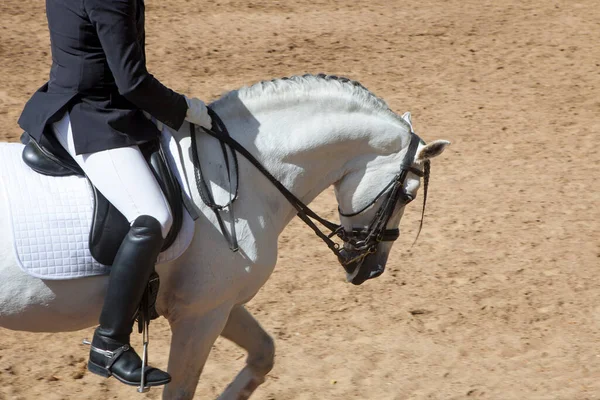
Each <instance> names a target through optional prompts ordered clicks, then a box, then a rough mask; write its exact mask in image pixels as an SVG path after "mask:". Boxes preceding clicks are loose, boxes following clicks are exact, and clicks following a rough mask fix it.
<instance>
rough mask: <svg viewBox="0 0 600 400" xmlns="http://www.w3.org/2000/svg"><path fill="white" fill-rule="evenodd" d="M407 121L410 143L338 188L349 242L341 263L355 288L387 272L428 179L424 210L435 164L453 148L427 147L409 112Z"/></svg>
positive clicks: (438, 143) (354, 173) (369, 161)
mask: <svg viewBox="0 0 600 400" xmlns="http://www.w3.org/2000/svg"><path fill="white" fill-rule="evenodd" d="M402 118H403V119H404V120H405V121H406V122H407V125H408V127H409V128H410V130H409V132H408V133H409V135H410V136H409V139H410V140H409V141H408V144H407V145H405V146H403V147H402V148H401V150H400V151H398V152H395V153H393V154H390V155H386V156H380V157H372V158H370V159H367V160H365V162H364V163H361V164H360V165H361V168H358V169H355V170H351V171H350V172H349V173H347V174H346V175H344V177H343V178H342V179H340V180H339V181H338V182H337V183H336V184H335V185H334V187H335V192H336V197H337V199H338V212H339V216H340V222H341V227H342V229H340V231H339V232H338V236H340V237H341V238H342V240H343V241H344V245H343V248H342V249H341V250H340V252H339V255H338V259H339V261H340V263H341V264H342V266H343V267H344V269H345V271H346V278H347V280H348V281H349V282H351V283H353V284H355V285H360V284H362V283H364V282H365V281H366V280H368V279H372V278H376V277H378V276H380V275H381V274H382V273H383V272H384V270H385V265H386V263H387V259H388V257H389V254H390V251H391V249H392V245H393V242H394V241H395V240H396V239H397V238H398V237H399V229H398V227H399V225H400V221H401V219H402V216H403V214H404V209H405V207H406V206H407V205H408V204H409V203H410V202H412V201H413V200H414V199H415V198H416V196H417V191H418V189H419V187H420V185H421V178H423V181H424V183H425V194H424V202H423V211H424V210H425V199H426V196H427V184H428V181H429V166H430V160H431V159H432V158H434V157H437V156H438V155H440V154H441V153H442V152H443V151H444V149H445V148H446V146H448V145H449V144H450V142H449V141H447V140H435V141H433V142H431V143H429V144H426V143H425V142H423V141H422V140H421V139H420V138H419V137H418V136H417V135H416V134H415V133H414V131H413V129H412V121H411V118H410V113H406V114H404V115H403V116H402ZM422 221H423V220H422V219H421V224H422ZM419 231H420V228H419Z"/></svg>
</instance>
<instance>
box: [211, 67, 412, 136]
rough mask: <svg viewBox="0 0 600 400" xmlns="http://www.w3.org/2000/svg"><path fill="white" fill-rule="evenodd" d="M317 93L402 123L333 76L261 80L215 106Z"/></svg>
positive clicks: (345, 80)
mask: <svg viewBox="0 0 600 400" xmlns="http://www.w3.org/2000/svg"><path fill="white" fill-rule="evenodd" d="M318 93H321V94H329V95H336V96H338V97H339V96H344V97H346V98H347V99H348V104H349V107H352V106H359V107H366V108H368V109H370V110H372V111H374V112H377V113H380V114H384V115H387V116H389V117H392V118H393V119H395V120H397V121H400V122H401V123H402V124H403V125H406V122H405V121H404V120H403V119H402V118H401V117H400V116H399V115H397V114H396V113H395V112H393V111H392V110H391V109H390V108H389V107H388V105H387V103H386V102H385V101H384V100H383V99H381V98H380V97H377V96H376V95H375V94H373V93H372V92H371V91H369V90H368V89H367V88H366V87H364V86H363V85H362V84H360V83H359V82H357V81H353V80H351V79H348V78H344V77H340V76H335V75H325V74H318V75H311V74H306V75H301V76H300V75H297V76H291V77H285V78H279V79H273V80H270V81H261V82H258V83H256V84H254V85H252V86H246V87H242V88H241V89H238V90H234V91H231V92H229V93H226V94H225V95H223V97H221V98H220V99H219V100H217V101H216V102H215V105H218V104H223V103H226V102H227V101H228V100H230V99H232V98H238V99H240V100H242V101H244V100H261V99H265V98H266V97H275V98H278V99H281V100H285V99H286V98H292V97H298V95H305V96H311V95H312V96H317V94H318Z"/></svg>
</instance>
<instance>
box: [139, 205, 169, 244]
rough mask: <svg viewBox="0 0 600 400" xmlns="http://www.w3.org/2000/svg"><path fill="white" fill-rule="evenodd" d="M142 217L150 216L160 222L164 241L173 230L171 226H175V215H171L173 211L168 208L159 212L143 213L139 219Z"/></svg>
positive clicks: (158, 210)
mask: <svg viewBox="0 0 600 400" xmlns="http://www.w3.org/2000/svg"><path fill="white" fill-rule="evenodd" d="M141 215H147V216H150V217H152V218H154V219H155V220H156V221H158V223H159V224H160V229H161V233H162V237H163V239H164V238H166V237H167V235H168V234H169V231H170V230H171V226H172V225H173V214H171V209H170V208H169V207H168V206H166V207H163V208H161V209H157V210H151V211H146V212H142V213H140V215H138V217H139V216H141Z"/></svg>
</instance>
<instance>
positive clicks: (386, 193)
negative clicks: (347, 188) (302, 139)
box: [188, 109, 429, 285]
mask: <svg viewBox="0 0 600 400" xmlns="http://www.w3.org/2000/svg"><path fill="white" fill-rule="evenodd" d="M209 114H210V116H211V118H212V121H213V127H212V129H206V128H204V127H201V126H199V128H200V129H201V130H202V131H204V132H205V133H207V134H208V135H210V136H212V137H214V138H216V139H217V140H218V141H219V142H221V146H222V149H223V153H224V157H225V163H226V167H227V171H228V174H229V177H230V180H231V175H232V174H231V169H232V168H233V169H234V170H235V176H236V188H235V192H234V193H235V195H233V196H232V197H231V199H230V201H229V202H228V203H227V204H226V205H223V206H219V205H217V204H215V203H214V201H213V199H212V196H211V194H210V192H209V191H208V186H207V185H206V182H204V179H203V176H202V169H201V167H200V160H199V158H198V152H197V147H196V132H195V129H194V125H192V124H190V137H191V146H192V163H193V164H194V173H195V177H196V184H197V187H198V191H199V194H200V197H201V198H202V200H203V202H204V203H205V204H206V205H207V206H208V207H210V208H211V209H212V210H213V211H214V212H215V215H216V216H217V219H218V221H219V225H220V226H221V230H222V232H223V235H225V236H226V238H227V240H228V242H229V245H230V248H231V250H233V251H237V250H238V249H239V247H238V243H237V236H236V233H235V225H234V224H232V225H231V226H232V228H231V230H232V233H231V235H228V234H227V231H226V229H225V225H224V223H223V220H222V217H221V215H220V212H221V211H222V210H223V209H225V208H227V209H228V210H229V212H230V213H232V208H233V203H234V202H235V200H236V198H237V182H238V163H237V157H236V153H235V152H236V151H237V152H238V153H240V154H242V155H243V156H244V157H245V158H246V159H247V160H248V161H249V162H250V163H252V164H253V165H254V166H255V167H256V168H257V169H258V170H259V171H260V172H261V173H262V174H263V175H264V176H265V177H266V178H267V179H268V180H269V181H270V182H271V183H272V184H273V185H274V186H275V187H276V188H277V189H278V190H279V191H280V192H281V194H282V195H283V196H284V197H285V198H286V199H287V200H288V201H289V202H290V204H291V205H292V206H293V207H294V208H295V209H296V211H297V216H298V217H299V218H300V219H301V220H302V221H304V223H306V225H308V226H309V227H310V228H311V229H312V230H313V231H314V232H315V234H316V235H317V236H318V237H319V238H321V239H322V240H323V242H325V244H326V245H327V247H329V249H330V250H331V251H332V252H333V253H334V254H335V255H336V256H337V258H338V260H339V262H340V264H342V266H343V267H344V268H345V269H346V272H347V273H348V274H349V275H352V279H351V282H352V283H354V284H357V285H359V284H361V283H363V282H364V281H365V280H367V279H372V278H375V277H377V276H379V275H381V273H383V267H382V266H376V267H372V266H367V267H370V268H371V269H365V270H361V268H362V267H363V265H364V261H365V260H366V259H367V257H369V256H371V255H373V254H375V253H376V251H377V247H378V245H379V244H380V243H381V242H387V241H395V240H396V239H398V237H399V229H398V228H395V229H387V228H386V226H387V224H388V222H389V220H390V219H391V217H392V215H393V213H394V210H395V209H396V207H397V205H398V204H401V205H402V206H405V205H406V204H408V203H409V202H411V201H412V200H413V197H412V195H410V194H409V193H407V192H406V191H405V190H404V183H405V181H406V178H407V176H408V173H409V172H412V173H413V174H415V175H417V176H419V177H424V183H425V188H424V196H423V211H422V215H421V224H420V226H419V231H418V233H417V238H418V236H419V233H420V231H421V227H422V225H423V215H424V213H425V202H426V200H427V186H428V178H429V161H425V162H424V171H421V170H420V169H418V168H415V167H413V162H414V159H415V156H416V152H417V148H418V146H419V143H421V142H422V140H421V139H420V138H419V136H417V134H415V133H414V132H413V131H412V130H411V137H410V144H409V146H408V150H407V152H406V155H405V156H404V159H403V161H402V163H401V165H400V172H399V173H398V174H397V175H396V176H395V177H394V178H393V179H392V180H391V181H390V182H389V183H388V184H387V185H386V186H385V187H384V188H383V189H382V190H381V191H380V192H379V194H378V195H377V196H375V198H374V199H373V200H372V201H371V202H370V203H369V204H367V205H366V206H364V207H363V208H362V209H360V210H359V211H356V212H351V213H343V212H342V211H341V210H339V209H338V211H339V214H340V215H341V216H343V217H353V216H357V215H359V214H361V213H363V212H365V211H366V210H367V209H369V208H370V207H372V206H373V205H375V204H376V203H377V202H378V201H379V200H380V199H382V198H383V199H384V200H383V203H382V205H381V206H380V207H379V209H378V210H377V212H376V213H375V216H374V217H373V219H372V220H371V222H370V224H369V225H368V226H367V227H365V228H363V229H352V230H350V231H347V230H345V229H344V227H343V226H341V225H338V224H336V223H333V222H330V221H328V220H326V219H324V218H322V217H320V216H319V215H318V214H317V213H315V212H314V211H313V210H311V209H310V207H308V206H307V205H306V204H304V203H303V202H302V201H301V200H300V199H298V197H296V196H295V195H294V194H293V193H292V192H290V191H289V190H288V189H287V188H286V187H284V186H283V185H282V184H281V182H279V181H278V180H277V179H276V178H275V177H274V176H273V175H272V174H271V173H270V172H269V171H267V170H266V169H265V167H264V166H263V165H262V164H261V163H260V162H259V161H258V160H257V159H256V158H255V157H254V156H253V155H252V154H251V153H250V152H249V151H248V150H246V148H244V147H243V146H242V145H241V144H240V143H239V142H237V141H236V140H235V139H233V138H232V137H231V136H230V135H229V132H228V131H227V128H226V127H225V124H224V123H223V121H222V120H221V119H220V118H219V116H218V115H217V114H216V113H215V112H214V111H213V110H212V109H209ZM225 145H227V146H229V147H230V148H231V149H233V150H235V151H232V154H233V157H232V158H233V165H230V162H229V156H228V154H227V150H226V149H225ZM232 192H233V191H232ZM188 208H189V207H188ZM232 218H233V217H232ZM313 219H314V220H316V221H318V222H319V223H320V224H322V225H323V226H324V227H326V228H327V229H328V230H329V231H330V232H331V233H329V234H325V233H324V232H323V231H322V230H321V229H319V227H318V226H317V225H316V224H315V223H314V222H313ZM334 236H338V237H339V238H340V239H341V240H342V241H343V242H344V247H343V248H341V247H340V245H339V244H338V243H336V242H334V241H333V240H332V237H334ZM415 242H416V239H415ZM373 268H375V269H373Z"/></svg>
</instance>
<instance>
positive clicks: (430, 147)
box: [415, 140, 450, 162]
mask: <svg viewBox="0 0 600 400" xmlns="http://www.w3.org/2000/svg"><path fill="white" fill-rule="evenodd" d="M449 144H450V142H449V141H447V140H434V141H433V142H431V143H427V144H426V145H425V146H423V147H421V148H420V149H419V150H418V151H417V156H416V157H415V161H417V162H423V161H425V160H429V159H432V158H433V157H437V156H439V155H440V154H442V152H443V151H444V149H445V148H446V146H448V145H449Z"/></svg>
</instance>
